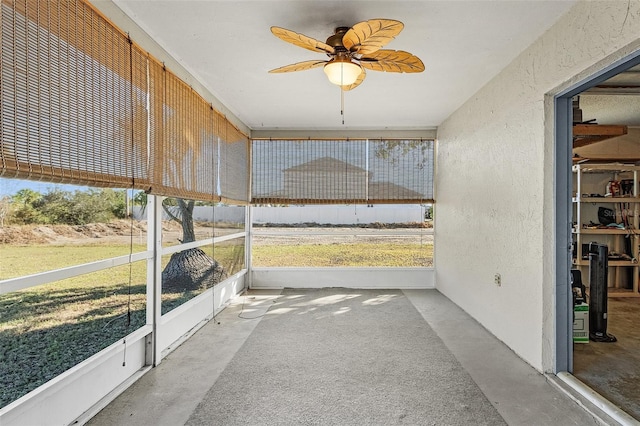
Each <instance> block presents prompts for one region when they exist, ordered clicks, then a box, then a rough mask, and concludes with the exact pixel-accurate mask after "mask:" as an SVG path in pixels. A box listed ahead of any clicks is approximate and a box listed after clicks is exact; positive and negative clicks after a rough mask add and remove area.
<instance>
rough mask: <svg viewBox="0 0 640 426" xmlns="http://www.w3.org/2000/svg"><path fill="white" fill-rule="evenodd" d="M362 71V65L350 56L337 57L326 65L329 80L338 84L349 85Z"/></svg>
mask: <svg viewBox="0 0 640 426" xmlns="http://www.w3.org/2000/svg"><path fill="white" fill-rule="evenodd" d="M361 72H362V68H360V65H358V64H356V63H355V62H352V61H351V60H350V59H349V58H341V57H337V58H335V59H332V60H331V61H329V63H327V64H326V65H325V66H324V73H325V74H326V75H327V78H328V79H329V81H330V82H331V83H333V84H335V85H337V86H349V85H351V84H353V83H355V81H356V80H357V79H358V76H359V75H360V73H361Z"/></svg>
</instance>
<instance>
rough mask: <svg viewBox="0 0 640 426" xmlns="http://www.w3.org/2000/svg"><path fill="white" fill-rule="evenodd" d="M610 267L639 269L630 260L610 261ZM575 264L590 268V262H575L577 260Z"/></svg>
mask: <svg viewBox="0 0 640 426" xmlns="http://www.w3.org/2000/svg"><path fill="white" fill-rule="evenodd" d="M607 263H608V265H609V266H629V267H638V266H639V265H638V264H637V263H634V262H632V261H630V260H610V261H609V262H607ZM573 264H574V265H576V266H589V261H588V260H580V261H578V262H576V261H575V259H574V260H573Z"/></svg>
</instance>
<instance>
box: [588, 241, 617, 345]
mask: <svg viewBox="0 0 640 426" xmlns="http://www.w3.org/2000/svg"><path fill="white" fill-rule="evenodd" d="M608 256H609V247H608V246H607V245H604V244H598V243H590V244H589V339H591V340H593V341H594V342H605V343H611V342H615V341H617V339H616V338H615V336H613V335H611V334H607V296H608V294H607V291H608V290H607V281H608V280H607V278H608V270H609V264H608Z"/></svg>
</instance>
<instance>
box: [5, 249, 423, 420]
mask: <svg viewBox="0 0 640 426" xmlns="http://www.w3.org/2000/svg"><path fill="white" fill-rule="evenodd" d="M243 243H244V241H243V240H237V241H236V240H231V241H228V242H224V243H222V244H220V245H216V247H215V256H214V258H215V259H216V260H217V261H218V262H220V263H221V264H222V265H223V267H224V268H225V270H226V271H227V273H228V274H229V275H231V274H233V273H236V272H238V271H239V270H241V269H242V268H243V267H244V264H243V260H242V259H243V257H244V244H243ZM144 249H145V248H144V246H143V245H136V246H135V247H134V251H136V252H137V251H142V250H144ZM202 249H203V250H204V251H205V252H207V254H209V255H210V256H211V255H212V253H213V252H214V248H213V247H212V246H204V247H202ZM128 253H129V245H108V246H107V245H69V246H47V245H32V246H11V245H2V246H0V280H4V279H8V278H12V277H18V276H25V275H30V274H34V273H38V272H44V271H49V270H55V269H58V268H63V267H67V266H71V265H79V264H82V263H86V262H93V261H96V260H100V259H108V258H111V257H116V256H122V255H125V254H128ZM432 257H433V246H432V245H431V244H425V245H421V244H397V243H388V244H387V243H375V244H367V243H354V244H351V243H349V244H315V245H314V244H309V245H295V246H294V245H257V246H254V251H253V262H254V265H256V266H309V267H313V266H371V265H375V266H431V264H432ZM168 260H169V256H164V257H163V264H166V262H168ZM145 282H146V262H144V261H141V262H136V263H134V264H133V265H132V267H131V268H130V267H129V265H123V266H118V267H114V268H110V269H107V270H103V271H98V272H95V273H91V274H86V275H82V276H79V277H74V278H70V279H66V280H62V281H58V282H55V283H50V284H47V285H42V286H37V287H31V288H27V289H24V290H21V291H17V292H12V293H7V294H3V295H0V408H1V407H3V406H5V405H7V404H9V403H10V402H12V401H14V400H16V399H17V398H19V397H20V396H22V395H24V394H26V393H28V392H29V391H31V390H33V389H35V388H37V387H38V386H40V385H41V384H43V383H45V382H47V381H48V380H50V379H52V378H54V377H55V376H57V375H59V374H60V373H62V372H64V371H65V370H67V369H69V368H71V367H73V366H74V365H76V364H78V363H79V362H81V361H83V360H85V359H87V358H88V357H90V356H91V355H93V354H95V353H97V352H99V351H100V350H102V349H104V348H105V347H107V346H109V345H110V344H112V343H114V342H116V341H118V340H119V339H121V338H123V337H125V336H126V335H127V334H129V333H131V332H132V331H134V330H136V329H137V328H139V327H141V326H143V325H144V324H145V322H146V295H145V291H146V287H145ZM200 292H201V290H200V291H192V292H186V293H164V294H163V295H162V310H163V314H164V313H166V312H168V311H170V310H171V309H173V308H175V307H176V306H179V305H180V304H182V303H184V302H185V301H187V300H189V299H191V298H193V297H195V296H196V295H197V294H199V293H200Z"/></svg>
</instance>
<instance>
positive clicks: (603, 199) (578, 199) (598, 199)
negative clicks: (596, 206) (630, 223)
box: [572, 197, 640, 203]
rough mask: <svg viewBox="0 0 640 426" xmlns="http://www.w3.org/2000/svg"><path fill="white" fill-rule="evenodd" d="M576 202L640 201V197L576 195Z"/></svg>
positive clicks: (574, 199) (574, 200)
mask: <svg viewBox="0 0 640 426" xmlns="http://www.w3.org/2000/svg"><path fill="white" fill-rule="evenodd" d="M572 200H573V202H574V203H640V198H638V197H574V198H572Z"/></svg>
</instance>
